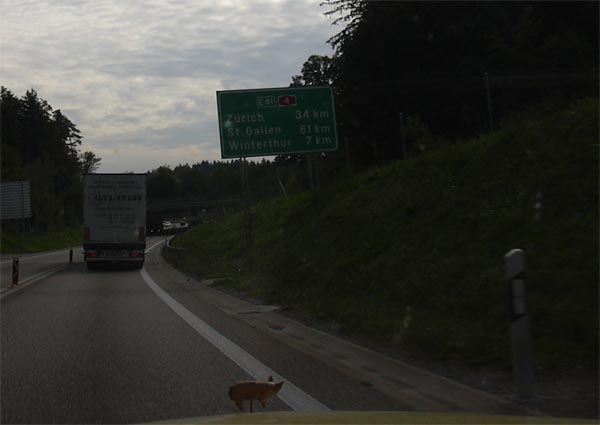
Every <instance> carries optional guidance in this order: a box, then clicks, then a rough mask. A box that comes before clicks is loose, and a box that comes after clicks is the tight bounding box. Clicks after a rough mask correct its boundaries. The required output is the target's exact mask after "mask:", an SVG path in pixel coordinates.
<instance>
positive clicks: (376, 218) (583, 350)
mask: <svg viewBox="0 0 600 425" xmlns="http://www.w3.org/2000/svg"><path fill="white" fill-rule="evenodd" d="M242 229H243V227H242V221H241V216H240V215H239V214H238V215H234V216H230V217H228V218H225V219H223V220H221V221H218V222H214V223H210V224H206V225H203V226H199V227H197V228H194V229H192V230H190V231H188V232H187V233H186V234H184V235H182V236H181V237H180V238H178V240H177V243H176V244H177V245H179V246H183V247H186V248H188V252H187V254H186V256H184V257H183V258H181V259H180V261H179V266H180V267H182V268H184V269H185V270H187V271H189V272H192V273H194V274H195V275H197V276H201V277H210V276H227V277H228V278H229V279H228V283H227V284H228V285H232V286H235V287H237V288H241V289H244V290H246V291H249V292H250V293H252V294H254V295H257V296H260V297H262V298H264V299H265V300H267V301H268V302H272V303H280V304H282V305H289V306H292V307H293V308H294V309H296V310H297V311H299V312H300V313H302V314H306V315H310V316H311V317H316V318H319V319H325V320H331V321H335V322H337V323H338V324H339V325H340V326H341V330H342V331H344V332H353V333H361V334H367V335H370V336H372V337H373V338H375V339H377V340H379V341H382V342H384V343H388V344H390V345H391V346H394V345H397V346H402V347H404V348H411V347H412V348H413V349H420V350H419V351H421V350H422V352H425V353H429V354H430V355H433V356H435V357H437V358H440V359H456V360H460V361H462V362H468V363H473V364H476V363H495V364H507V362H508V359H509V358H510V354H509V353H510V348H509V345H508V344H509V334H508V330H509V317H508V311H507V310H508V307H507V305H508V302H507V284H506V282H505V280H504V259H503V256H504V254H506V253H507V252H508V251H509V250H511V249H513V248H521V249H523V250H524V251H525V253H526V256H527V285H528V296H529V308H530V312H531V320H532V322H531V327H532V334H533V337H534V355H535V357H536V361H537V365H541V366H544V367H546V368H556V367H562V366H565V365H566V366H567V367H569V368H573V367H576V366H580V367H586V368H587V367H592V368H594V369H597V362H598V360H597V358H598V357H597V356H598V269H599V266H598V101H597V100H586V101H582V102H578V103H577V104H575V105H573V106H571V107H568V108H565V109H563V110H560V111H558V112H556V111H555V112H552V113H548V112H546V113H544V114H543V113H537V114H536V113H530V114H528V115H527V116H526V117H525V118H523V119H521V120H519V121H514V122H512V123H511V124H507V125H506V126H505V127H504V129H503V130H501V131H498V132H495V133H493V134H490V135H487V136H485V137H481V138H479V139H476V140H470V141H467V142H463V143H460V144H456V145H454V146H450V147H447V148H443V149H439V150H437V151H431V152H429V153H427V154H423V155H421V156H419V157H417V158H414V159H410V160H406V161H400V162H397V163H394V164H392V165H390V166H387V167H385V168H381V169H379V170H376V171H373V172H370V173H368V174H365V175H360V176H356V177H355V178H353V179H352V180H351V181H346V182H338V183H336V184H334V185H331V186H329V187H327V188H324V189H322V190H321V192H320V193H316V192H312V193H305V194H302V195H300V196H296V197H292V198H288V199H285V200H284V199H279V200H275V201H271V202H267V203H264V204H261V205H258V206H257V208H256V222H255V224H254V229H253V234H254V246H253V248H252V249H251V250H246V249H245V244H244V235H243V231H242Z"/></svg>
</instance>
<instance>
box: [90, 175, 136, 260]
mask: <svg viewBox="0 0 600 425" xmlns="http://www.w3.org/2000/svg"><path fill="white" fill-rule="evenodd" d="M83 195H84V201H83V202H84V205H83V216H84V217H83V221H84V239H83V254H84V258H85V261H86V264H87V267H88V269H92V268H94V267H95V266H96V265H98V264H130V265H132V266H135V267H137V268H140V269H141V268H142V267H143V266H144V259H145V252H146V175H145V174H84V176H83Z"/></svg>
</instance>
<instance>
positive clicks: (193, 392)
mask: <svg viewBox="0 0 600 425" xmlns="http://www.w3.org/2000/svg"><path fill="white" fill-rule="evenodd" d="M157 241H158V239H153V238H151V239H150V240H149V243H148V246H152V245H153V244H154V243H156V242H157ZM159 255H160V252H159V249H158V248H156V249H154V250H153V251H152V252H151V253H150V254H149V256H148V259H147V265H146V268H145V271H146V272H147V273H148V275H149V276H151V277H152V279H153V280H154V281H155V282H156V283H157V284H159V285H160V286H161V287H162V288H163V290H164V291H165V293H166V294H167V295H168V296H172V297H174V298H176V299H178V300H179V302H181V303H182V305H185V308H186V309H188V311H189V312H190V313H191V314H193V315H195V316H197V317H198V318H199V320H202V321H204V322H205V323H207V324H208V325H209V326H211V327H212V328H213V329H214V330H216V331H217V332H219V333H220V334H221V335H222V336H223V338H224V339H227V340H228V341H231V342H232V343H233V344H236V345H237V346H238V347H240V349H241V350H243V353H248V354H250V355H251V356H253V357H254V358H256V359H257V360H258V361H259V362H261V364H263V365H265V366H266V367H268V368H269V369H270V370H273V371H275V372H276V373H277V374H278V375H279V376H283V377H285V379H286V380H287V381H288V382H289V383H292V384H294V385H295V386H297V387H298V388H299V389H300V390H301V391H304V392H306V393H307V394H308V395H309V396H312V397H314V399H315V400H318V401H319V402H321V403H323V405H325V406H327V407H328V408H331V409H336V410H354V409H360V410H364V409H370V410H406V409H407V406H406V405H403V404H402V403H399V402H398V401H395V400H392V399H390V398H388V397H386V396H385V395H383V394H382V393H380V392H378V391H377V390H376V389H374V388H372V387H370V386H369V385H367V384H366V383H364V382H360V381H358V380H356V379H353V378H350V377H349V376H347V375H345V374H343V373H341V372H339V371H338V370H336V369H334V368H331V367H329V366H327V365H326V364H324V363H321V362H320V361H319V360H317V358H316V357H313V356H311V355H310V354H307V353H305V352H300V351H298V350H296V349H294V348H292V347H291V346H289V345H286V344H283V343H282V342H281V341H280V340H277V339H275V338H273V337H271V336H269V335H267V334H265V333H264V332H260V331H259V330H257V329H255V328H254V327H253V326H252V325H251V324H249V323H246V322H245V321H244V320H243V317H236V316H232V315H229V314H226V313H224V312H223V311H221V310H220V309H218V308H216V307H214V306H212V305H210V304H208V303H205V302H203V301H202V300H200V299H198V298H195V297H189V296H188V295H189V293H188V292H187V291H185V290H182V288H181V287H180V286H179V285H177V284H176V282H174V281H173V278H172V275H170V274H169V272H168V270H167V268H166V266H165V265H164V263H162V262H161V261H160V258H159ZM41 258H44V257H41ZM32 261H33V260H32ZM1 326H2V329H1V330H2V335H1V342H2V345H1V363H2V375H1V394H2V403H1V413H0V419H1V422H2V423H132V422H144V421H153V420H160V419H173V418H182V417H192V416H207V415H217V414H231V413H235V412H237V410H236V408H235V406H234V405H233V403H232V402H231V401H230V400H229V399H228V397H227V388H228V387H229V385H231V384H232V383H234V382H236V381H238V380H241V379H251V376H250V375H249V374H248V373H247V372H246V371H245V370H243V369H242V368H241V367H240V366H239V365H238V363H236V362H235V361H233V360H232V359H231V358H230V357H227V356H225V355H224V354H223V353H222V352H221V351H220V350H219V349H217V348H216V347H215V346H213V345H212V344H211V343H209V342H208V341H207V340H206V339H205V338H204V337H202V336H201V335H199V334H198V332H197V331H196V330H195V329H194V328H192V327H191V326H190V325H189V324H188V323H186V322H185V321H184V320H182V318H181V317H180V316H179V315H177V314H176V313H175V312H174V311H173V310H172V309H171V308H170V307H169V306H167V304H165V302H164V301H163V300H161V299H160V298H159V297H158V296H157V295H156V293H155V292H154V291H153V290H151V289H150V287H149V286H148V284H147V283H146V281H145V280H144V279H143V278H142V274H141V273H140V271H138V270H123V269H122V270H119V269H107V270H98V271H91V272H90V271H87V270H86V269H85V265H84V264H83V263H81V262H79V263H78V264H74V265H73V266H71V267H69V268H67V269H65V270H62V271H60V272H58V273H56V274H54V275H52V276H50V277H48V278H46V279H44V280H42V281H40V282H37V283H36V284H34V285H32V286H30V287H28V288H25V289H24V290H22V291H20V292H18V293H15V294H12V295H10V296H9V297H7V298H5V299H3V300H2V309H1ZM265 378H266V377H265ZM284 386H285V384H284ZM257 409H258V410H262V408H261V407H258V408H257ZM289 409H290V406H289V405H288V404H286V403H285V402H283V401H282V400H281V399H279V398H276V399H273V400H271V401H270V402H269V403H268V406H267V410H289Z"/></svg>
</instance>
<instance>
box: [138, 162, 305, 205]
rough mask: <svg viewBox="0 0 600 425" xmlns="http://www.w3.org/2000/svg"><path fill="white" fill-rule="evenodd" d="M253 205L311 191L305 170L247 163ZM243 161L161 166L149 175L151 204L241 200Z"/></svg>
mask: <svg viewBox="0 0 600 425" xmlns="http://www.w3.org/2000/svg"><path fill="white" fill-rule="evenodd" d="M245 167H246V173H247V176H248V191H249V198H250V202H252V203H255V202H256V201H258V200H260V199H265V198H273V197H278V196H285V194H288V193H295V192H299V191H302V190H305V189H307V188H308V184H309V182H308V180H307V178H306V176H305V172H304V171H305V170H303V169H302V168H301V166H300V165H296V164H283V165H282V164H279V163H278V162H274V161H267V160H264V159H263V160H262V161H261V162H253V161H249V162H246V163H245ZM241 171H242V161H241V160H235V161H231V162H223V161H212V162H210V161H202V162H199V163H196V164H193V165H191V166H190V165H189V164H185V165H178V166H176V167H174V168H171V167H169V166H166V165H165V166H161V167H158V168H156V169H154V170H152V171H149V172H148V179H147V188H148V199H149V201H150V202H153V201H159V200H162V201H164V200H181V199H197V200H206V201H214V200H237V201H238V206H241V199H242V196H243V194H242V179H241Z"/></svg>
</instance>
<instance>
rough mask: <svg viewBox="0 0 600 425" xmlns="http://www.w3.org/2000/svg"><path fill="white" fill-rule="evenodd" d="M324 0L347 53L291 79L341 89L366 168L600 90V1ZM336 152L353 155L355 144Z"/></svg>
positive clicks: (345, 125)
mask: <svg viewBox="0 0 600 425" xmlns="http://www.w3.org/2000/svg"><path fill="white" fill-rule="evenodd" d="M322 5H324V6H326V7H327V8H328V11H327V12H326V14H329V15H332V16H334V17H335V16H337V19H336V21H335V22H334V23H341V24H344V28H343V29H342V30H341V31H340V32H339V33H338V34H337V35H335V36H334V37H333V38H331V39H330V40H329V42H330V44H331V45H332V46H333V47H334V49H335V53H334V55H333V57H331V58H330V57H327V56H318V55H313V56H310V57H309V58H308V60H307V61H306V63H305V64H304V66H303V67H302V72H301V75H296V76H293V77H292V84H291V86H303V85H325V84H330V85H331V86H332V87H333V89H334V93H335V95H336V117H337V121H338V123H337V124H338V134H339V136H340V139H341V143H343V140H345V138H347V140H348V144H349V152H350V157H351V159H352V162H353V163H354V164H359V165H360V164H362V165H367V166H368V165H371V164H374V163H379V162H382V161H389V160H393V159H398V158H402V157H403V156H404V154H405V153H404V152H405V151H406V152H407V154H408V155H411V154H414V153H415V152H419V151H420V150H422V149H428V148H430V147H431V145H433V144H434V143H441V142H440V140H447V141H450V142H452V141H454V140H457V139H461V138H466V137H471V136H474V135H477V134H480V133H482V132H486V131H489V130H490V129H491V128H492V127H493V126H495V127H496V128H497V127H498V125H501V122H502V121H501V120H502V118H503V117H506V116H507V115H510V114H511V113H518V112H519V111H523V110H526V109H527V108H530V107H533V106H535V105H537V104H539V103H541V102H543V101H545V100H548V99H554V100H557V101H564V100H572V99H575V98H581V97H596V96H597V95H598V78H597V71H598V2H493V1H492V2H429V1H428V2H421V1H419V2H415V1H413V2H407V1H402V2H380V1H366V0H325V1H324V3H322ZM338 14H340V15H338ZM486 74H487V76H486ZM488 94H489V96H488ZM490 112H491V117H490ZM401 113H402V116H401V115H400V114H401ZM402 129H404V134H402ZM403 136H404V140H405V143H406V145H405V146H404V149H403V147H402V140H403ZM434 140H435V142H434ZM342 146H343V145H342ZM328 156H329V157H330V158H334V159H337V160H338V161H337V163H340V164H341V163H342V162H343V161H344V152H343V149H342V150H340V151H339V152H337V154H333V155H331V154H328ZM296 159H297V158H296ZM288 160H289V158H288ZM330 163H331V161H330Z"/></svg>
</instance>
